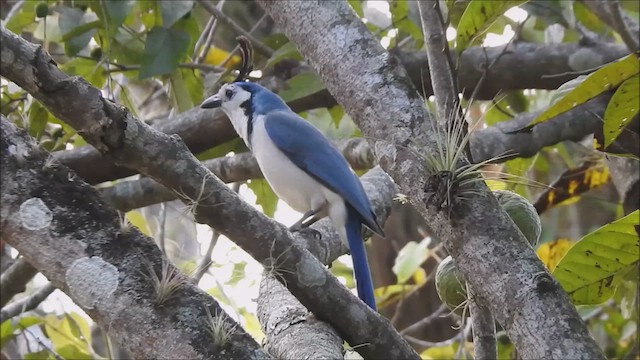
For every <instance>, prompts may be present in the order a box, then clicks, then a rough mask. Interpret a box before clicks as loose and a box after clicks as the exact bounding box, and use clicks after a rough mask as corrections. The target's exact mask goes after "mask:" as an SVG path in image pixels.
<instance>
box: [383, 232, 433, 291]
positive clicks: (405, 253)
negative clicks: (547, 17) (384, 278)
mask: <svg viewBox="0 0 640 360" xmlns="http://www.w3.org/2000/svg"><path fill="white" fill-rule="evenodd" d="M430 243H431V238H425V239H424V240H422V241H421V242H420V243H417V242H415V241H411V242H408V243H407V244H406V245H405V246H404V247H403V248H402V249H401V250H400V252H399V253H398V256H397V257H396V262H395V264H393V269H392V270H393V273H394V274H396V276H397V277H398V284H404V283H405V282H406V281H407V280H409V279H410V278H411V275H413V273H415V272H416V270H418V268H420V266H421V265H422V263H423V262H424V261H425V260H427V257H428V256H429V251H430V250H429V244H430Z"/></svg>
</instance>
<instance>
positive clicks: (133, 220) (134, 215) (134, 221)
mask: <svg viewBox="0 0 640 360" xmlns="http://www.w3.org/2000/svg"><path fill="white" fill-rule="evenodd" d="M125 216H126V217H127V220H128V221H129V223H130V224H131V225H133V226H135V227H137V228H138V230H140V232H141V233H143V234H145V235H147V236H151V231H149V227H148V226H147V219H145V218H144V217H143V216H142V214H140V213H139V212H137V211H135V210H132V211H129V212H128V213H127V214H126V215H125Z"/></svg>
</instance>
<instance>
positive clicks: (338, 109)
mask: <svg viewBox="0 0 640 360" xmlns="http://www.w3.org/2000/svg"><path fill="white" fill-rule="evenodd" d="M329 113H330V114H331V120H333V125H335V127H336V129H337V128H338V127H339V126H340V121H341V120H342V118H343V117H344V109H343V108H342V106H340V105H336V106H334V107H332V108H331V109H329Z"/></svg>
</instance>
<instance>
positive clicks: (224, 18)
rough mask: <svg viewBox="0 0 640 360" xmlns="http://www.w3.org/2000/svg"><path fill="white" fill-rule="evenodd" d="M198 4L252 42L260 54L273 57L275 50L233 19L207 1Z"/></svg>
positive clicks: (199, 1) (199, 0) (200, 0)
mask: <svg viewBox="0 0 640 360" xmlns="http://www.w3.org/2000/svg"><path fill="white" fill-rule="evenodd" d="M198 3H199V4H200V5H201V6H202V7H203V8H204V9H205V10H207V11H208V12H209V13H210V14H211V15H213V16H215V17H216V18H217V19H218V20H220V22H222V23H223V24H225V25H228V26H230V27H232V28H233V30H235V31H236V32H237V33H238V34H241V35H244V36H246V37H247V39H249V40H250V41H251V43H252V44H253V46H254V48H255V49H256V50H257V51H258V52H259V53H261V54H262V55H264V56H266V57H267V58H270V57H271V55H273V50H271V49H270V48H269V47H268V46H266V45H265V44H263V43H262V42H260V41H259V40H257V39H256V38H254V37H253V36H252V35H251V34H250V33H249V32H248V31H246V30H245V29H243V28H242V27H241V26H240V25H238V23H236V22H235V21H234V20H233V19H231V18H230V17H228V16H227V15H225V14H224V13H223V12H222V11H221V10H220V9H218V8H217V7H215V6H213V5H212V4H211V3H210V2H209V1H207V0H198Z"/></svg>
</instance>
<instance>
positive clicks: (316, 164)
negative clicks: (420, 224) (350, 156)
mask: <svg viewBox="0 0 640 360" xmlns="http://www.w3.org/2000/svg"><path fill="white" fill-rule="evenodd" d="M264 125H265V129H266V130H267V133H268V134H269V137H270V138H271V140H272V141H273V142H274V143H275V145H276V146H277V147H278V149H280V150H281V151H282V152H283V153H284V154H285V155H286V156H287V157H288V158H289V160H291V161H292V162H293V163H294V164H296V166H298V167H299V168H301V169H302V170H303V171H304V172H306V173H307V174H309V175H310V176H311V177H313V178H314V179H316V180H317V181H319V182H320V183H321V184H322V185H324V186H326V187H327V188H328V189H330V190H331V191H333V192H335V193H337V194H339V195H340V196H342V198H344V199H345V200H346V202H347V203H348V204H349V205H351V207H353V209H355V210H356V212H357V213H358V214H359V215H360V216H361V217H362V220H363V223H364V224H365V225H366V226H367V227H369V228H370V229H371V230H373V231H375V232H376V233H378V234H380V235H382V234H383V232H382V229H381V228H380V225H379V224H378V222H377V221H376V217H375V214H374V213H373V211H372V210H371V204H370V203H369V199H368V198H367V195H366V193H365V192H364V188H363V187H362V184H361V183H360V179H358V177H357V176H356V175H355V174H354V173H353V172H352V171H351V169H350V168H349V164H347V161H346V160H345V158H344V157H343V156H342V154H341V153H340V152H339V151H338V150H337V149H336V148H335V147H334V146H333V145H331V143H330V142H329V140H327V138H326V137H325V136H324V134H322V133H321V132H320V130H318V129H316V128H315V127H314V126H313V125H311V124H309V123H308V122H306V121H305V120H304V119H302V118H301V117H299V116H298V115H296V114H295V113H293V112H291V111H287V110H282V111H273V112H270V113H269V114H267V115H265V118H264Z"/></svg>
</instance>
